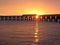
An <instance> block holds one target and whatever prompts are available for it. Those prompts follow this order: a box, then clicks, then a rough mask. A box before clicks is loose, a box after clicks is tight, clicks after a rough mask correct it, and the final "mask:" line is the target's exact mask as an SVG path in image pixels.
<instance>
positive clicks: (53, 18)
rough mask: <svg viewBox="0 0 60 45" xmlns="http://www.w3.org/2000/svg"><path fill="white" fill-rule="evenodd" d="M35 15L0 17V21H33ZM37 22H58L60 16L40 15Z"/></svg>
mask: <svg viewBox="0 0 60 45" xmlns="http://www.w3.org/2000/svg"><path fill="white" fill-rule="evenodd" d="M35 20H36V15H22V16H0V21H35ZM38 20H39V21H49V22H60V15H40V16H39V18H38Z"/></svg>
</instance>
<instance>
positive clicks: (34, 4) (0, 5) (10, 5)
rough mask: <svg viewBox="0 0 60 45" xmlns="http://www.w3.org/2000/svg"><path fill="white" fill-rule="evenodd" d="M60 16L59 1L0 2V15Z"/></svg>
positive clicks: (5, 0)
mask: <svg viewBox="0 0 60 45" xmlns="http://www.w3.org/2000/svg"><path fill="white" fill-rule="evenodd" d="M22 14H38V15H40V14H60V0H0V15H22Z"/></svg>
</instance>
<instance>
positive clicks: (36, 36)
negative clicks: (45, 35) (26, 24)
mask: <svg viewBox="0 0 60 45" xmlns="http://www.w3.org/2000/svg"><path fill="white" fill-rule="evenodd" d="M35 26H36V27H35V32H34V38H35V40H34V42H35V43H34V45H38V42H39V36H38V32H39V30H38V21H36V25H35Z"/></svg>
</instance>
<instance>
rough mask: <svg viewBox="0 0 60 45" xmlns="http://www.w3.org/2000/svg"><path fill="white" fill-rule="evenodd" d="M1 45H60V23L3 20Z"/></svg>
mask: <svg viewBox="0 0 60 45" xmlns="http://www.w3.org/2000/svg"><path fill="white" fill-rule="evenodd" d="M0 45H60V23H56V22H26V21H22V22H16V21H12V22H11V21H9V22H8V21H5V22H4V21H1V22H0Z"/></svg>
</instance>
